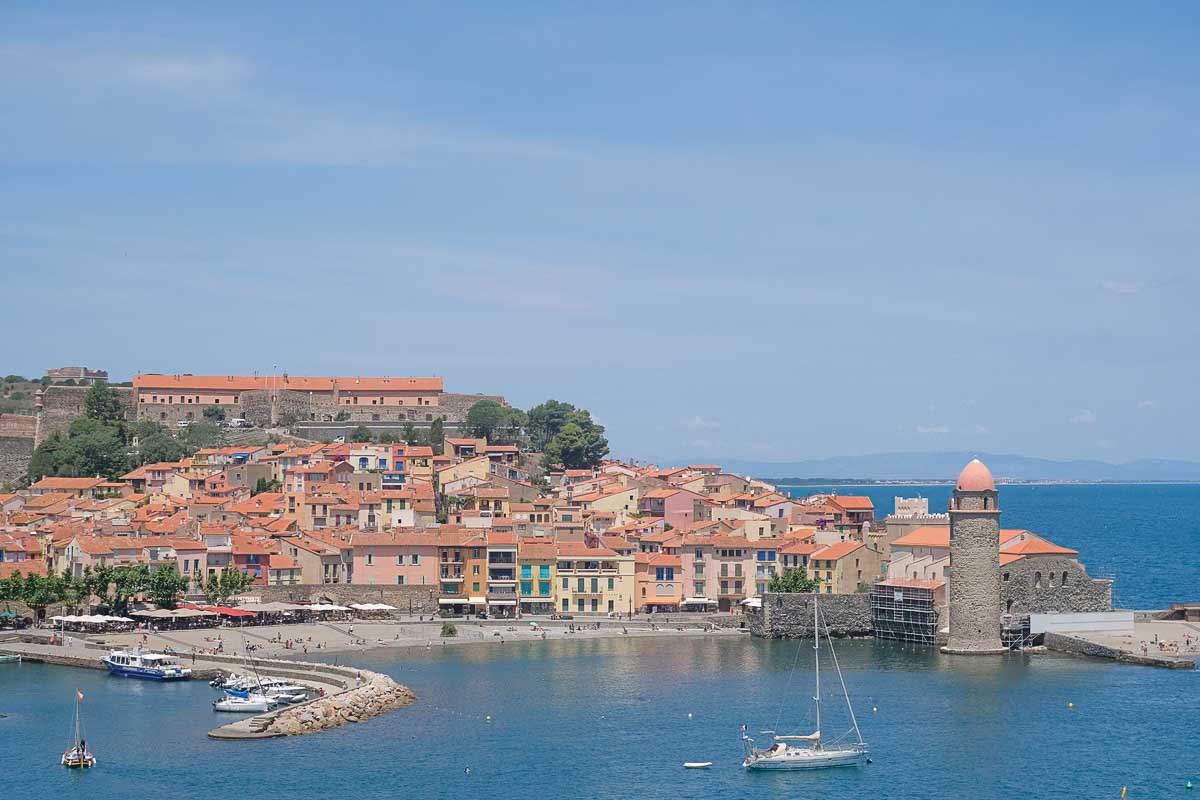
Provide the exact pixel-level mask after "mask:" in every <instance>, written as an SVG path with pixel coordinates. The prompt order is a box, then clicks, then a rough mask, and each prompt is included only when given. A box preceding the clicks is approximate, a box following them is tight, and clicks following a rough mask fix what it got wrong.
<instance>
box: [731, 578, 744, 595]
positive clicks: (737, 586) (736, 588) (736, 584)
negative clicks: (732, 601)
mask: <svg viewBox="0 0 1200 800" xmlns="http://www.w3.org/2000/svg"><path fill="white" fill-rule="evenodd" d="M733 591H734V592H736V593H737V594H741V593H742V582H741V581H734V582H733Z"/></svg>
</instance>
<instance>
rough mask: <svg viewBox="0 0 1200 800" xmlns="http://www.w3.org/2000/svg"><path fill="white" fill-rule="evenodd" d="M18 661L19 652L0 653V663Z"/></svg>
mask: <svg viewBox="0 0 1200 800" xmlns="http://www.w3.org/2000/svg"><path fill="white" fill-rule="evenodd" d="M20 662H21V656H20V654H19V653H0V664H19V663H20Z"/></svg>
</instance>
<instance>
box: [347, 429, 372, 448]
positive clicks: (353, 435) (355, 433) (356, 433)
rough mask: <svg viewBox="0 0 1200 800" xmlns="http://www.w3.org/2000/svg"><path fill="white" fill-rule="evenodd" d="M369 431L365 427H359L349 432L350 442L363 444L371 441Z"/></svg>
mask: <svg viewBox="0 0 1200 800" xmlns="http://www.w3.org/2000/svg"><path fill="white" fill-rule="evenodd" d="M372 438H373V437H372V436H371V429H370V428H368V427H367V426H366V425H359V426H358V427H357V428H355V429H354V430H352V431H350V441H352V442H355V443H359V444H361V443H363V442H369V441H371V439H372Z"/></svg>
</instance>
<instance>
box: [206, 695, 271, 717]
mask: <svg viewBox="0 0 1200 800" xmlns="http://www.w3.org/2000/svg"><path fill="white" fill-rule="evenodd" d="M212 705H213V711H232V712H235V713H252V714H256V713H257V714H261V713H262V712H264V711H266V710H267V709H269V708H270V707H271V704H270V702H269V701H268V700H267V698H266V697H264V696H262V695H261V694H252V695H249V696H247V697H238V696H237V695H226V696H225V697H223V698H221V699H220V700H213V704H212Z"/></svg>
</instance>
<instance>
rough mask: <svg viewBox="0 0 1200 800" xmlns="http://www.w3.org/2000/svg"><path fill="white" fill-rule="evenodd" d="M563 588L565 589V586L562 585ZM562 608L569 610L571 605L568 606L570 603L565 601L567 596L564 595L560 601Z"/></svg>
mask: <svg viewBox="0 0 1200 800" xmlns="http://www.w3.org/2000/svg"><path fill="white" fill-rule="evenodd" d="M563 588H564V589H565V588H566V587H565V586H564V587H563ZM562 609H563V611H570V610H571V606H570V604H569V603H568V602H567V598H565V597H564V598H563V602H562Z"/></svg>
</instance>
